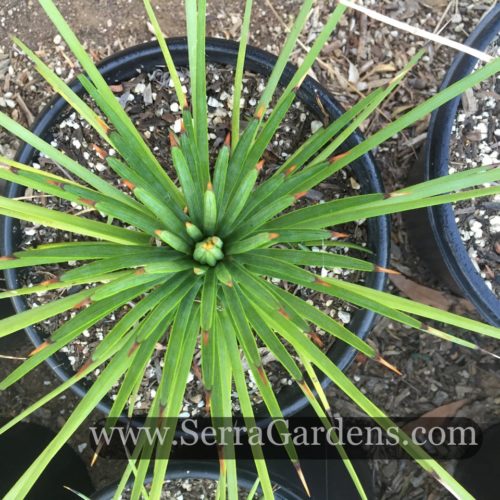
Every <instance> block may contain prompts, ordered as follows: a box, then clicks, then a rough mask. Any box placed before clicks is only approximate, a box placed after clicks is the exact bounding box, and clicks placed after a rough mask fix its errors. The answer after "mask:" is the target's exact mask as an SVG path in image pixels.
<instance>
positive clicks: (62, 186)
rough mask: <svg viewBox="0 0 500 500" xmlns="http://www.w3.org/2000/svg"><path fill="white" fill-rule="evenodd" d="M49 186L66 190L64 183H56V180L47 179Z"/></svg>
mask: <svg viewBox="0 0 500 500" xmlns="http://www.w3.org/2000/svg"><path fill="white" fill-rule="evenodd" d="M47 184H50V185H51V186H56V187H58V188H62V189H64V184H63V183H62V182H59V181H56V180H54V179H47Z"/></svg>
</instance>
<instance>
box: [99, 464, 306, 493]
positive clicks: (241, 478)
mask: <svg viewBox="0 0 500 500" xmlns="http://www.w3.org/2000/svg"><path fill="white" fill-rule="evenodd" d="M256 478H257V476H256V475H255V472H253V471H251V470H246V469H241V468H240V469H239V470H238V486H239V487H240V488H242V489H245V490H246V491H250V490H251V489H252V486H253V485H254V483H255V480H256ZM166 479H167V480H172V481H175V480H177V479H210V480H213V481H217V480H218V479H219V465H218V463H217V462H203V461H200V460H192V461H189V462H184V461H182V462H181V461H171V463H169V466H168V471H167V476H166ZM151 481H152V475H151V474H149V475H148V476H147V478H146V481H145V484H146V485H148V484H150V483H151ZM131 485H132V484H131ZM117 486H118V485H117V484H112V485H110V486H108V487H106V488H104V489H102V490H100V491H98V492H97V493H95V494H94V495H92V496H91V500H111V499H112V498H113V495H114V494H115V491H116V488H117ZM302 498H303V496H301V495H300V494H299V492H298V491H295V490H294V489H293V488H292V489H290V488H288V486H282V485H281V484H279V489H278V490H277V491H276V495H275V499H276V500H301V499H302Z"/></svg>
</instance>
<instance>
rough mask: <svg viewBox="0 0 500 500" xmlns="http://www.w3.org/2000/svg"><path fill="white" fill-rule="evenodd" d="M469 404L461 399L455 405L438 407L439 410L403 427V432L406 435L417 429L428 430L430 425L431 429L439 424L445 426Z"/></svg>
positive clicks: (433, 410)
mask: <svg viewBox="0 0 500 500" xmlns="http://www.w3.org/2000/svg"><path fill="white" fill-rule="evenodd" d="M468 402H469V400H468V399H459V400H458V401H454V402H453V403H448V404H445V405H443V406H438V407H437V408H434V409H432V410H430V411H428V412H427V413H424V414H423V415H421V416H420V417H419V418H417V419H416V420H412V421H411V422H409V423H408V424H406V425H405V426H404V427H403V430H404V431H405V432H406V433H411V432H412V431H413V429H415V428H416V427H424V428H427V427H426V426H427V425H429V426H430V427H435V426H437V425H439V424H445V423H446V421H447V420H448V419H450V418H453V417H454V416H455V415H456V414H457V412H458V410H460V408H462V406H464V405H466V404H467V403H468ZM430 419H432V420H430Z"/></svg>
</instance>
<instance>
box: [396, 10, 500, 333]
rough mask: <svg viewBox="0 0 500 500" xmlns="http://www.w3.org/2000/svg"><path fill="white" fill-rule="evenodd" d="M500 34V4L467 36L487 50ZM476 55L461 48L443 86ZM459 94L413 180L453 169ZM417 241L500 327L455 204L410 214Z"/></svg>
mask: <svg viewBox="0 0 500 500" xmlns="http://www.w3.org/2000/svg"><path fill="white" fill-rule="evenodd" d="M499 33H500V4H496V5H495V6H494V7H492V8H491V9H490V11H489V12H488V14H486V15H485V17H484V19H483V20H482V21H481V22H480V23H479V25H478V26H477V28H476V29H475V30H474V32H473V33H472V34H471V35H470V37H469V38H468V39H467V41H466V44H467V45H470V46H471V47H474V48H476V49H479V50H484V49H486V47H488V45H489V44H490V43H491V42H492V41H493V40H494V39H495V38H496V37H497V36H498V34H499ZM476 63H477V59H475V58H474V57H471V56H469V55H466V54H463V53H459V54H458V55H457V56H456V57H455V59H454V60H453V63H452V65H451V66H450V69H449V70H448V72H447V73H446V76H445V78H444V80H443V83H442V84H441V89H444V88H446V87H448V86H450V85H451V84H453V83H454V82H456V81H458V80H460V79H461V78H463V77H465V76H467V75H468V74H470V73H472V71H473V69H474V67H475V65H476ZM459 104H460V97H457V98H455V99H453V100H452V101H449V102H448V103H446V104H444V105H443V106H441V107H440V108H439V109H437V110H436V111H435V112H434V113H433V114H432V118H431V121H430V124H429V129H428V132H427V142H426V144H425V148H424V151H423V156H422V157H421V158H420V161H419V162H418V163H417V165H416V168H415V169H414V173H415V177H413V179H412V180H413V181H415V182H421V181H424V180H429V179H435V178H437V177H441V176H444V175H447V174H448V160H449V148H450V136H451V131H452V127H453V123H454V122H455V118H456V114H457V110H458V107H459ZM405 218H406V220H407V222H408V229H409V231H410V236H411V239H412V242H413V244H414V246H415V248H416V249H417V251H418V253H419V254H420V255H421V256H422V258H423V259H424V260H425V261H426V262H427V264H428V265H429V267H430V269H431V270H432V271H433V272H434V273H435V274H436V276H439V277H440V278H441V279H442V280H443V281H444V282H445V283H446V284H447V285H448V286H450V287H451V288H452V290H454V291H455V292H457V293H459V294H460V295H463V296H464V297H466V298H468V299H469V300H470V301H471V302H472V303H473V304H474V305H475V306H476V308H477V310H478V312H479V313H480V314H481V316H482V317H483V318H484V319H485V320H486V321H488V322H490V323H491V324H493V325H496V326H500V300H499V299H498V298H497V297H496V296H495V294H494V293H493V292H492V291H491V290H490V289H489V288H488V287H487V286H486V284H485V282H484V280H483V278H482V277H481V275H480V274H479V273H478V272H477V270H476V268H475V267H474V265H473V263H472V261H471V259H470V257H469V255H468V253H467V249H466V247H465V245H464V243H463V242H462V239H461V237H460V232H459V229H458V226H457V223H456V222H455V214H454V211H453V207H452V205H451V204H448V205H441V206H435V207H429V208H426V209H421V210H416V211H413V212H408V213H407V214H406V217H405Z"/></svg>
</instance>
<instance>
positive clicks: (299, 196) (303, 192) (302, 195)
mask: <svg viewBox="0 0 500 500" xmlns="http://www.w3.org/2000/svg"><path fill="white" fill-rule="evenodd" d="M306 194H307V191H301V192H300V193H296V194H294V195H293V197H294V198H295V199H296V200H300V198H303V197H304V196H305V195H306Z"/></svg>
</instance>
